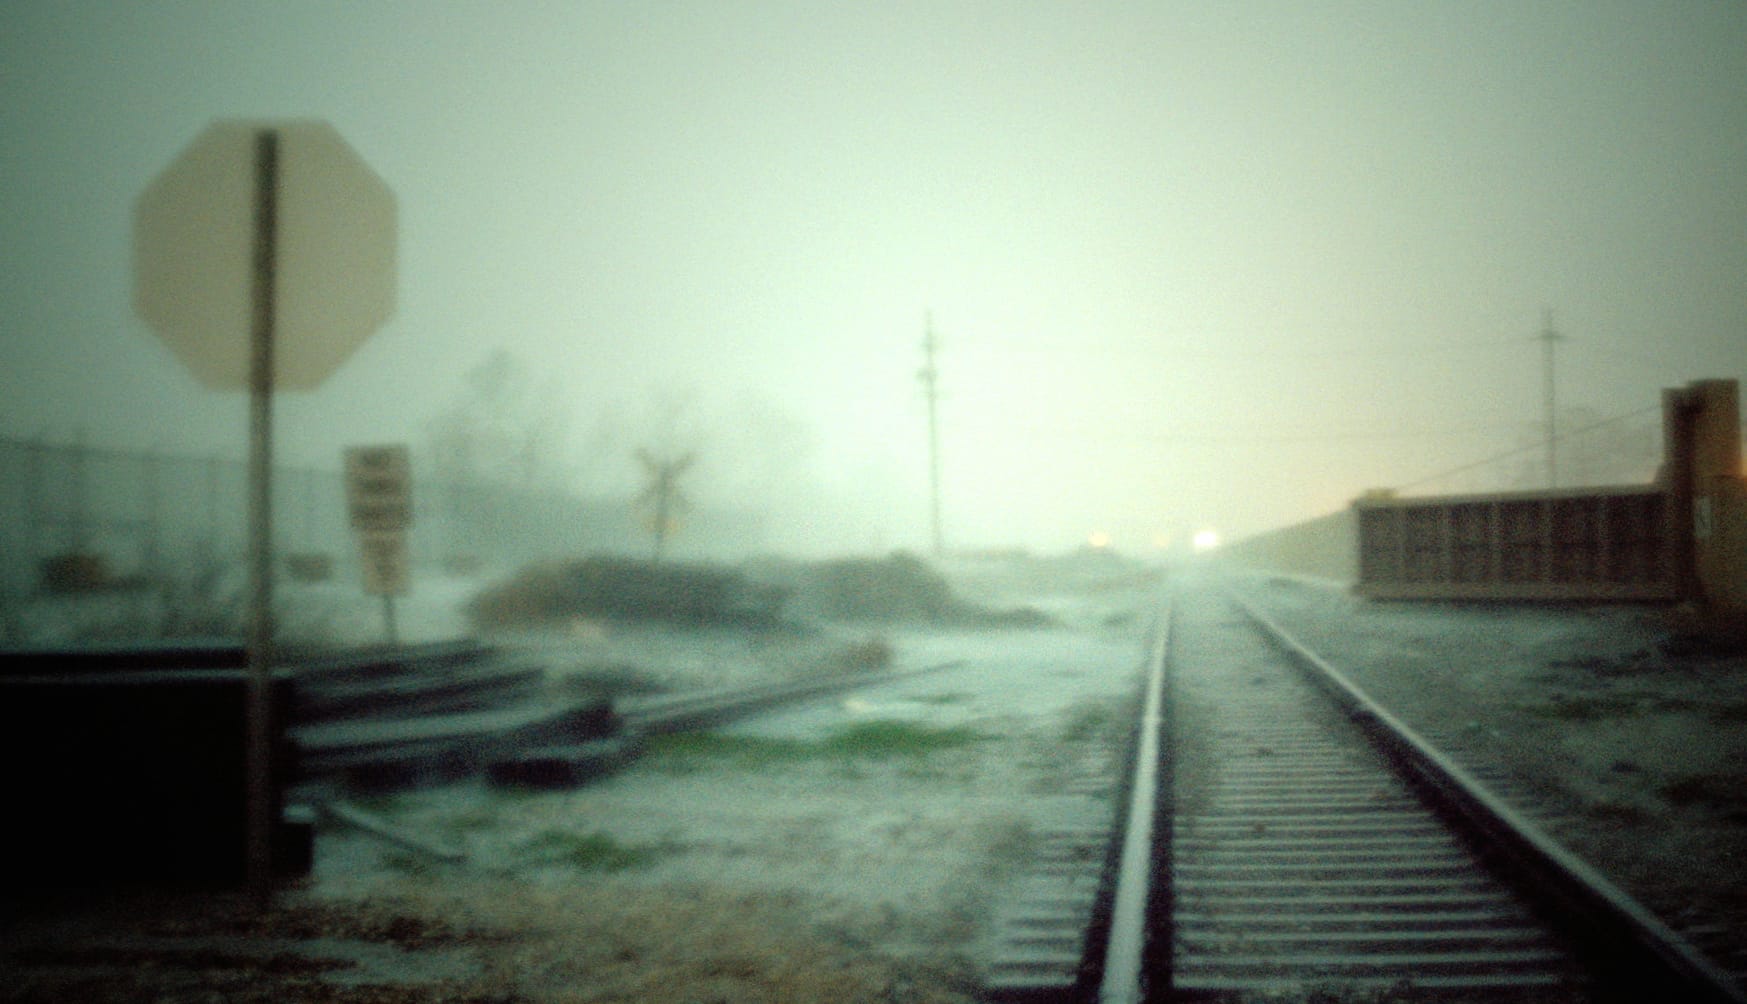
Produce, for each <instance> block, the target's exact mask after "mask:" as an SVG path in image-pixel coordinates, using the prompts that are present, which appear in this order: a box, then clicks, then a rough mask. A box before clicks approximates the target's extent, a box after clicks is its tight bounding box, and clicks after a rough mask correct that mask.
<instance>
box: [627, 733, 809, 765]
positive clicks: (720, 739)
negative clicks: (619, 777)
mask: <svg viewBox="0 0 1747 1004" xmlns="http://www.w3.org/2000/svg"><path fill="white" fill-rule="evenodd" d="M817 755H818V751H817V749H815V747H814V744H812V743H805V742H802V741H800V740H798V739H767V738H765V737H763V736H737V735H727V734H724V733H721V732H673V733H669V734H667V735H660V736H654V737H652V738H651V739H650V740H649V745H648V749H647V756H648V758H649V760H650V762H652V763H654V764H656V765H657V766H659V767H661V768H662V769H664V770H668V771H673V772H676V773H682V774H689V773H692V772H694V771H697V770H701V769H703V768H704V767H706V766H709V765H712V764H716V765H727V766H730V767H739V768H742V769H751V768H756V767H768V766H770V765H772V764H778V763H793V762H795V761H797V760H806V759H809V758H812V757H815V756H817Z"/></svg>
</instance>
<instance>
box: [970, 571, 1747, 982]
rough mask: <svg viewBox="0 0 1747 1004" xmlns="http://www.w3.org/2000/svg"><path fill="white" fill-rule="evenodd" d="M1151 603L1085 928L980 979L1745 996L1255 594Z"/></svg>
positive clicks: (1205, 593)
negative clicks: (1381, 703) (1068, 959)
mask: <svg viewBox="0 0 1747 1004" xmlns="http://www.w3.org/2000/svg"><path fill="white" fill-rule="evenodd" d="M1165 623H1166V626H1165V627H1162V628H1161V629H1159V630H1158V631H1157V632H1156V634H1157V638H1156V641H1155V643H1154V646H1153V652H1152V655H1151V656H1150V657H1149V660H1148V662H1149V666H1148V672H1147V673H1146V674H1145V678H1146V679H1145V686H1144V693H1143V702H1142V705H1143V711H1142V715H1141V725H1140V728H1139V730H1138V732H1137V735H1136V739H1135V742H1134V744H1133V745H1134V750H1135V753H1136V756H1135V765H1134V766H1133V768H1131V773H1130V775H1129V778H1128V780H1127V782H1126V783H1125V784H1124V786H1123V789H1124V791H1125V793H1126V796H1125V802H1124V804H1123V805H1122V807H1121V811H1120V813H1113V816H1114V817H1115V818H1113V820H1112V826H1111V830H1110V834H1109V839H1108V841H1107V847H1108V848H1109V851H1110V857H1109V860H1108V861H1107V863H1106V864H1105V866H1104V868H1103V870H1102V872H1101V873H1099V874H1098V875H1096V876H1090V875H1088V876H1086V877H1084V878H1083V883H1082V884H1085V883H1088V882H1089V883H1092V884H1094V885H1095V886H1096V887H1097V889H1098V894H1097V896H1096V898H1095V901H1094V903H1093V905H1092V906H1091V907H1089V909H1088V911H1087V914H1086V916H1085V918H1084V919H1083V920H1082V921H1081V922H1082V923H1083V924H1084V929H1083V930H1081V931H1076V932H1072V935H1071V936H1070V933H1069V932H1066V931H1055V932H1039V931H1036V930H1033V931H1032V932H1031V938H1032V941H1033V943H1034V944H1038V943H1046V942H1047V943H1052V944H1054V945H1055V946H1056V948H1057V952H1056V955H1057V958H1056V964H1055V966H1054V968H1053V969H1049V968H1046V967H1043V966H1041V965H1039V964H1037V963H1035V961H1034V962H1033V963H1031V964H1030V965H1029V968H1026V963H1025V961H1024V957H1023V955H1016V956H1012V958H1011V959H1010V960H1009V961H1006V962H1003V961H1001V960H1000V959H999V958H997V961H996V962H995V963H994V965H993V966H992V967H991V971H993V972H995V973H996V974H997V978H996V979H995V980H994V981H992V982H991V983H990V984H989V996H990V997H991V998H992V999H997V1000H1002V999H1004V1000H1063V1001H1066V1000H1093V999H1096V1000H1099V1001H1109V1002H1128V1001H1226V1000H1271V1001H1287V1000H1318V1001H1346V1000H1351V1001H1381V1000H1388V1001H1409V1000H1440V1001H1452V1000H1461V1001H1500V1000H1503V1001H1591V1000H1612V1001H1663V1000H1667V1001H1675V1000H1678V1001H1683V1002H1684V1001H1735V1002H1741V1001H1747V994H1743V992H1742V991H1741V989H1740V988H1739V987H1737V986H1735V985H1734V984H1733V983H1732V982H1731V981H1730V978H1729V977H1728V976H1727V974H1725V973H1723V972H1722V971H1721V970H1720V969H1719V968H1717V967H1716V966H1715V965H1713V964H1712V963H1711V962H1709V961H1708V960H1707V959H1705V958H1704V957H1703V956H1701V955H1700V954H1699V953H1698V952H1697V951H1696V950H1694V949H1693V948H1692V947H1691V946H1690V945H1688V944H1687V943H1686V942H1684V941H1682V940H1681V939H1680V938H1679V937H1678V936H1677V935H1675V934H1674V932H1673V931H1671V930H1670V929H1668V928H1667V927H1666V926H1664V925H1663V924H1661V923H1660V921H1658V920H1657V919H1656V918H1655V917H1653V916H1651V915H1650V914H1649V913H1648V912H1647V911H1645V910H1643V908H1642V907H1640V906H1638V905H1637V904H1636V903H1634V902H1633V901H1632V900H1630V899H1629V898H1628V897H1626V896H1625V895H1624V894H1623V893H1621V892H1620V891H1619V890H1618V889H1616V888H1615V887H1613V886H1612V885H1611V884H1610V883H1608V882H1607V880H1606V879H1604V878H1603V877H1601V876H1600V875H1598V874H1596V873H1595V872H1594V871H1593V870H1591V869H1589V868H1588V867H1587V866H1586V865H1584V864H1583V863H1582V862H1580V861H1577V860H1576V859H1574V858H1572V857H1571V856H1570V855H1569V854H1567V853H1566V852H1564V851H1563V850H1562V849H1560V848H1559V847H1558V846H1557V845H1555V844H1553V843H1552V841H1550V840H1549V839H1548V838H1546V837H1545V835H1544V834H1542V833H1541V832H1540V831H1539V830H1538V829H1536V827H1535V826H1534V825H1533V824H1532V823H1530V822H1528V821H1527V820H1525V819H1524V818H1522V817H1521V816H1519V815H1517V814H1516V813H1515V812H1514V811H1513V810H1511V809H1510V808H1509V807H1507V806H1506V805H1505V804H1504V803H1503V802H1501V801H1500V800H1499V799H1497V798H1496V797H1495V796H1493V795H1492V794H1491V793H1490V792H1488V791H1487V790H1486V789H1485V788H1484V787H1483V786H1481V785H1480V784H1479V783H1478V782H1476V781H1475V780H1474V779H1473V778H1472V777H1471V776H1469V775H1468V774H1466V773H1465V772H1464V771H1463V770H1462V769H1461V768H1460V767H1459V766H1457V765H1455V764H1454V763H1452V762H1451V761H1449V760H1448V759H1447V758H1446V757H1444V756H1443V755H1442V754H1440V753H1438V752H1437V751H1436V750H1435V749H1432V748H1430V747H1429V746H1428V745H1426V744H1425V742H1424V741H1423V740H1422V739H1420V738H1419V737H1418V736H1417V735H1415V734H1414V733H1413V732H1412V731H1411V730H1410V729H1407V728H1406V727H1405V726H1404V725H1403V724H1402V723H1400V722H1399V721H1397V720H1395V719H1394V717H1393V716H1391V715H1390V714H1389V713H1388V711H1387V710H1386V709H1383V708H1381V707H1378V706H1377V705H1376V704H1374V703H1373V702H1371V701H1370V700H1369V698H1368V697H1366V695H1364V694H1363V693H1361V692H1360V691H1358V690H1357V688H1355V687H1354V686H1353V685H1352V684H1351V683H1350V682H1348V681H1347V680H1346V679H1345V678H1344V677H1342V676H1341V675H1340V673H1339V672H1338V671H1337V670H1335V669H1334V668H1333V667H1330V666H1328V665H1327V664H1326V663H1325V662H1323V661H1322V660H1320V659H1319V658H1317V657H1316V656H1315V654H1314V653H1311V652H1309V651H1308V650H1307V649H1305V648H1304V647H1303V646H1302V645H1300V644H1298V643H1297V642H1296V641H1295V640H1293V639H1291V638H1290V637H1289V636H1287V635H1286V634H1285V633H1284V632H1283V631H1281V630H1280V629H1279V628H1278V627H1277V626H1276V625H1274V624H1273V623H1272V622H1271V621H1269V620H1268V619H1267V618H1266V617H1265V616H1264V615H1262V614H1261V613H1259V612H1257V611H1255V610H1253V609H1251V608H1248V607H1246V606H1243V605H1242V604H1241V602H1239V601H1237V600H1236V599H1235V598H1233V597H1227V596H1225V595H1223V594H1219V593H1216V592H1213V591H1209V590H1201V589H1196V590H1179V592H1178V595H1177V597H1176V599H1175V602H1174V603H1173V610H1172V611H1171V612H1170V613H1168V614H1167V615H1166V617H1165ZM1155 729H1156V732H1155V731H1154V730H1155ZM1064 923H1065V921H1064ZM1049 939H1053V941H1051V940H1049ZM1066 946H1071V947H1072V949H1073V950H1074V951H1077V952H1079V953H1081V955H1080V958H1079V964H1078V965H1077V966H1070V965H1065V964H1063V962H1062V956H1063V955H1065V954H1066V953H1067V947H1066Z"/></svg>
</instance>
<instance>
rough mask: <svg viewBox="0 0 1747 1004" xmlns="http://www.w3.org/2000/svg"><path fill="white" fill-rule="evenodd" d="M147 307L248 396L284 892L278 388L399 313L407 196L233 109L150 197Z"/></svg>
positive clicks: (261, 866) (257, 571) (255, 624)
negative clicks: (276, 687) (399, 217)
mask: <svg viewBox="0 0 1747 1004" xmlns="http://www.w3.org/2000/svg"><path fill="white" fill-rule="evenodd" d="M133 240H134V247H133V252H134V253H133V259H134V289H133V299H134V309H135V311H136V312H137V313H138V314H139V316H140V317H141V319H143V320H144V321H145V322H146V324H147V325H149V326H150V327H151V328H152V330H153V331H154V332H156V334H157V335H158V336H159V337H160V338H161V339H162V340H163V342H164V344H165V345H166V346H167V347H168V348H169V349H170V350H171V352H173V353H174V354H175V355H176V357H177V358H178V359H180V360H181V361H182V363H183V364H184V365H185V366H187V368H188V370H189V371H190V372H191V373H192V374H193V375H194V376H195V378H196V379H198V380H199V381H200V382H201V383H203V384H205V385H207V386H208V387H211V388H213V389H217V390H228V391H234V390H247V392H248V394H249V498H248V538H249V539H248V583H249V585H248V588H249V596H248V621H249V622H248V626H247V638H246V647H247V651H248V666H247V674H246V676H247V682H246V686H245V696H244V702H243V703H244V710H243V718H244V722H243V731H244V740H243V741H244V750H243V766H244V773H245V774H246V780H245V787H246V790H245V792H244V801H245V803H246V807H245V810H244V811H245V814H246V817H247V818H246V821H245V825H244V831H245V834H246V843H247V846H246V847H245V848H244V852H243V856H244V871H245V873H246V876H247V880H248V883H249V887H250V888H251V889H253V890H254V891H256V892H257V893H259V894H261V895H263V896H265V895H266V894H268V893H269V892H271V889H272V879H273V860H272V833H273V824H274V819H273V818H272V816H273V812H274V810H275V808H276V806H275V802H276V801H277V793H278V791H279V783H280V781H281V779H279V778H277V777H276V776H275V774H274V764H273V740H274V729H275V721H276V717H277V716H276V714H275V712H274V709H273V706H272V705H273V692H272V672H271V670H272V661H273V632H274V625H273V565H272V562H273V543H272V504H271V503H272V491H271V488H272V485H271V477H272V467H273V459H272V451H273V394H274V392H275V391H276V390H286V389H290V390H313V389H314V388H315V387H317V386H318V385H320V384H321V382H322V381H323V380H325V379H327V377H328V375H329V374H331V373H332V372H333V371H334V370H335V369H337V368H338V367H339V365H340V364H341V363H342V362H344V361H345V359H346V357H347V356H349V355H350V354H351V353H352V352H353V350H355V349H356V348H357V347H358V346H359V345H360V344H361V343H362V342H363V341H364V340H365V339H366V338H368V337H369V336H370V334H371V333H372V332H374V331H375V330H376V329H377V328H378V327H380V326H381V325H382V324H383V323H384V322H385V321H387V319H388V318H389V316H390V315H391V314H392V313H393V312H394V275H395V267H394V259H395V248H394V246H395V207H394V195H393V193H392V192H390V191H389V189H388V186H387V185H385V184H383V182H382V179H381V178H378V177H377V176H376V174H375V173H374V172H373V171H371V170H370V168H369V166H368V165H366V164H365V163H364V162H363V161H362V160H361V159H359V157H358V155H357V154H356V153H355V152H354V151H353V150H352V149H351V147H349V146H347V145H346V142H345V140H343V139H341V138H340V135H339V133H337V132H335V131H334V129H333V127H332V126H330V125H328V124H327V123H324V122H315V121H304V120H290V121H273V122H251V121H238V120H231V121H220V122H214V123H212V124H211V125H209V126H208V127H207V128H206V129H204V130H203V131H202V132H201V133H200V134H199V135H197V136H196V137H195V138H194V140H193V141H192V142H191V143H189V145H188V146H187V147H185V148H184V149H183V150H182V151H181V153H179V154H178V155H177V157H176V158H175V160H173V161H172V162H171V163H170V165H169V166H168V167H167V168H165V169H164V171H163V172H162V173H161V174H159V175H158V176H157V177H156V178H154V179H153V180H152V182H151V184H149V185H148V186H146V188H145V190H144V191H143V192H141V193H140V197H139V200H138V202H137V203H136V205H135V207H134V231H133Z"/></svg>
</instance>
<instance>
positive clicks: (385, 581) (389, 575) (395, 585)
mask: <svg viewBox="0 0 1747 1004" xmlns="http://www.w3.org/2000/svg"><path fill="white" fill-rule="evenodd" d="M358 559H359V561H360V562H362V564H363V566H364V591H365V592H366V593H369V594H371V595H373V596H402V595H405V593H406V591H407V583H408V580H409V578H410V576H409V575H408V574H407V555H406V534H404V533H402V532H400V531H399V530H362V531H360V532H359V533H358Z"/></svg>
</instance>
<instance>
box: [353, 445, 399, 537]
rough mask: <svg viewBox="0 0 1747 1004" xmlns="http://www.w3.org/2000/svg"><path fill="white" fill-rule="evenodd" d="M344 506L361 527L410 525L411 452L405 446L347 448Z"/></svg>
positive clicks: (357, 526) (372, 528)
mask: <svg viewBox="0 0 1747 1004" xmlns="http://www.w3.org/2000/svg"><path fill="white" fill-rule="evenodd" d="M346 507H347V509H348V510H349V511H350V513H351V516H352V527H353V528H354V529H357V530H361V531H366V530H370V531H386V530H397V531H400V530H405V529H406V528H407V527H409V526H411V525H412V456H411V452H410V451H409V450H408V449H407V448H406V447H405V446H354V447H351V448H349V449H347V450H346Z"/></svg>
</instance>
